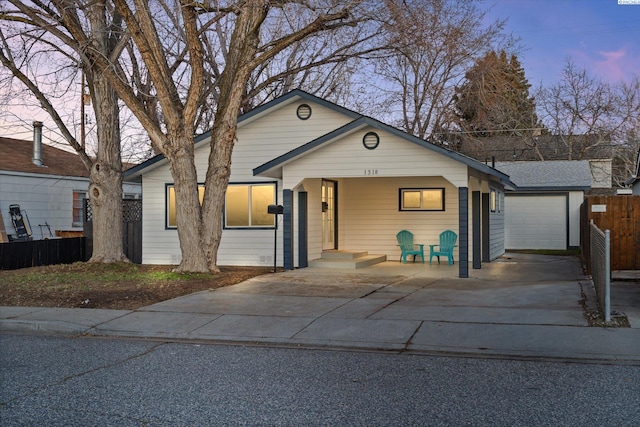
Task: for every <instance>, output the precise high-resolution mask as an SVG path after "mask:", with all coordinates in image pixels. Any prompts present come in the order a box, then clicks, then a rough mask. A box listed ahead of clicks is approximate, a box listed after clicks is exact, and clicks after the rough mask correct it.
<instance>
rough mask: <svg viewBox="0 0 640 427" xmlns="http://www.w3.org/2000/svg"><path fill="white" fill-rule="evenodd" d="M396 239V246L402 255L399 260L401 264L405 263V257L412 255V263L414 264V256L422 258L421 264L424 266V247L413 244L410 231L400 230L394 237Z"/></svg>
mask: <svg viewBox="0 0 640 427" xmlns="http://www.w3.org/2000/svg"><path fill="white" fill-rule="evenodd" d="M396 237H397V239H398V246H400V250H401V251H402V254H401V255H400V259H401V260H402V262H403V263H405V264H406V263H407V255H413V262H416V256H421V257H422V263H423V264H424V245H421V244H417V245H416V244H414V243H413V234H412V233H411V232H410V231H407V230H402V231H400V232H399V233H398V234H397V235H396Z"/></svg>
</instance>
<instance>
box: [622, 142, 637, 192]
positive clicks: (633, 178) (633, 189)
mask: <svg viewBox="0 0 640 427" xmlns="http://www.w3.org/2000/svg"><path fill="white" fill-rule="evenodd" d="M625 184H627V185H628V186H629V187H630V188H631V193H632V194H633V195H634V196H640V150H638V157H637V159H636V169H635V173H634V174H633V175H631V177H630V178H629V179H628V180H627V181H626V182H625Z"/></svg>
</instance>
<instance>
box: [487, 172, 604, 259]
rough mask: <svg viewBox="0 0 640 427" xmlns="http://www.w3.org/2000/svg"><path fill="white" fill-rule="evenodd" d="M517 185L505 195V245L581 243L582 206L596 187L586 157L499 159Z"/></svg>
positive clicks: (528, 246)
mask: <svg viewBox="0 0 640 427" xmlns="http://www.w3.org/2000/svg"><path fill="white" fill-rule="evenodd" d="M496 168H497V169H499V170H500V171H502V172H504V173H505V174H507V175H509V177H510V178H511V181H512V182H513V183H515V184H516V185H517V189H516V190H515V191H508V192H507V193H506V197H505V210H506V214H505V248H506V249H507V250H508V249H568V248H576V247H578V246H579V245H580V205H581V204H582V202H583V200H584V195H585V193H586V192H587V191H589V190H590V189H591V188H592V186H593V183H592V181H593V175H592V173H591V168H590V164H589V161H587V160H556V161H545V162H540V161H530V162H497V163H496Z"/></svg>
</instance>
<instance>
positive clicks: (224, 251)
mask: <svg viewBox="0 0 640 427" xmlns="http://www.w3.org/2000/svg"><path fill="white" fill-rule="evenodd" d="M209 141H210V134H209V133H207V134H204V135H201V136H199V137H197V138H196V142H195V143H196V149H195V153H196V160H195V161H196V167H197V172H198V178H199V180H200V181H201V182H204V179H205V174H206V169H207V159H208V155H209ZM125 179H127V180H134V181H135V180H139V181H141V182H142V189H143V193H144V198H143V250H142V253H143V263H145V264H177V263H179V262H180V260H181V252H180V245H179V241H178V233H177V230H176V223H175V215H176V206H175V198H174V189H173V185H174V183H173V178H172V176H171V173H170V170H169V165H168V163H167V161H166V159H165V158H164V157H163V156H156V157H154V158H152V159H150V160H148V161H147V162H145V163H143V164H141V165H139V166H137V167H135V168H132V169H130V170H129V171H127V172H126V173H125ZM505 184H512V183H510V181H509V177H508V176H507V175H506V174H504V173H502V172H500V171H498V170H496V169H493V168H491V167H489V166H487V165H485V164H483V163H481V162H478V161H476V160H473V159H471V158H469V157H467V156H464V155H461V154H460V153H456V152H453V151H450V150H447V149H444V148H442V147H440V146H436V145H434V144H431V143H429V142H426V141H424V140H421V139H419V138H416V137H414V136H411V135H409V134H407V133H404V132H401V131H399V130H398V129H395V128H393V127H391V126H388V125H386V124H384V123H381V122H379V121H376V120H374V119H371V118H369V117H365V116H362V115H360V114H357V113H355V112H353V111H350V110H347V109H345V108H343V107H340V106H338V105H336V104H333V103H330V102H328V101H326V100H323V99H320V98H317V97H315V96H313V95H310V94H308V93H306V92H303V91H300V90H295V91H293V92H290V93H288V94H286V95H284V96H282V97H280V98H278V99H276V100H274V101H272V102H270V103H268V104H265V105H263V106H261V107H259V108H256V109H255V110H253V111H251V112H249V113H247V114H245V115H243V116H241V117H240V118H239V121H238V132H237V142H236V144H235V148H234V151H233V158H232V164H231V178H230V183H229V187H228V190H227V194H226V206H225V212H224V224H223V234H222V241H221V244H220V248H219V251H218V263H219V264H220V265H265V266H268V265H273V261H274V260H273V251H274V228H275V226H274V215H271V214H268V213H267V206H268V205H271V204H281V205H283V207H284V215H282V216H280V215H278V216H277V232H276V234H277V239H278V240H277V248H278V255H277V264H278V265H280V266H284V267H285V268H287V269H292V268H297V267H306V266H308V264H309V261H311V260H315V259H318V258H320V257H321V256H322V255H323V253H326V252H327V251H334V250H343V251H368V252H369V253H372V254H382V255H386V257H387V259H389V260H396V261H397V260H399V256H400V249H399V247H398V246H397V241H396V234H397V233H398V232H399V231H400V230H402V229H407V230H409V231H411V232H412V233H413V234H414V236H415V242H416V243H423V244H425V245H426V246H425V252H426V257H427V261H428V257H429V255H428V254H429V247H428V245H429V244H437V243H438V236H439V234H440V233H441V232H442V231H444V230H447V229H451V230H453V231H455V232H456V233H457V234H458V236H459V239H458V248H457V249H456V250H455V253H454V255H455V262H456V264H457V265H458V267H457V268H458V269H459V275H460V276H461V277H467V276H468V268H469V263H470V262H472V263H473V267H474V268H480V267H481V262H482V261H490V260H492V259H495V258H497V257H499V256H500V255H502V254H503V253H504V212H503V210H502V209H499V208H497V206H498V205H501V203H502V200H503V194H504V186H505Z"/></svg>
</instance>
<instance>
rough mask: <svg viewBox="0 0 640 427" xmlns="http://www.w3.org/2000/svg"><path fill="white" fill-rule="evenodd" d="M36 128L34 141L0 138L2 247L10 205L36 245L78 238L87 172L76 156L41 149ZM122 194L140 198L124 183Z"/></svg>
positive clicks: (9, 230)
mask: <svg viewBox="0 0 640 427" xmlns="http://www.w3.org/2000/svg"><path fill="white" fill-rule="evenodd" d="M36 125H37V126H36V128H35V129H34V140H33V141H26V140H21V139H13V138H4V137H0V216H1V221H0V228H1V229H2V230H1V231H4V233H0V235H1V236H2V239H1V240H0V241H6V240H7V238H8V236H10V235H14V236H15V230H14V227H13V223H12V221H11V215H10V212H9V206H11V205H19V206H20V212H21V214H22V216H23V217H24V218H26V219H28V222H27V227H29V226H30V230H29V231H30V233H31V237H32V238H33V239H34V240H38V239H45V238H50V237H61V236H62V237H66V236H76V235H82V231H83V217H84V216H83V212H84V204H83V199H84V198H85V197H86V193H87V191H88V189H89V171H88V170H87V168H86V167H85V166H84V164H83V163H82V161H81V160H80V157H79V156H78V155H76V154H74V153H71V152H69V151H65V150H61V149H59V148H55V147H52V146H50V145H47V144H42V139H41V133H39V131H40V129H38V128H40V127H41V124H39V123H38V122H36ZM124 194H125V197H131V198H139V197H140V195H141V188H140V184H138V183H125V184H124ZM25 214H26V215H25ZM1 226H4V227H1Z"/></svg>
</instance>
